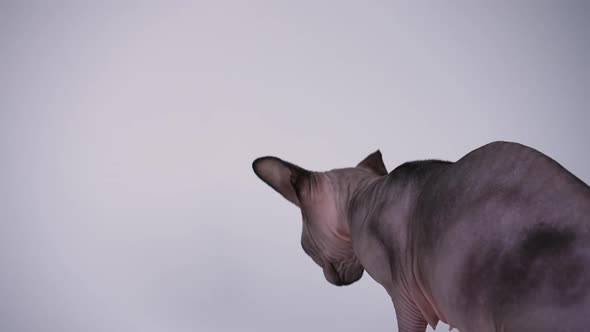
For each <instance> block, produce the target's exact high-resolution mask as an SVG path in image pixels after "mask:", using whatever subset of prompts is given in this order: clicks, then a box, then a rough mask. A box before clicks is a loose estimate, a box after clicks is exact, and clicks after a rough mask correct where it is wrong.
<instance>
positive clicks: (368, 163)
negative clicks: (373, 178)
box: [356, 150, 387, 176]
mask: <svg viewBox="0 0 590 332" xmlns="http://www.w3.org/2000/svg"><path fill="white" fill-rule="evenodd" d="M356 167H362V168H366V169H369V170H371V171H373V172H375V173H376V174H378V175H381V176H384V175H387V168H385V164H384V163H383V156H381V151H379V150H377V151H375V152H373V153H371V154H370V155H368V156H367V158H365V159H363V161H361V162H360V163H359V164H358V165H357V166H356Z"/></svg>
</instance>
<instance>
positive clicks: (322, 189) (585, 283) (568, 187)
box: [255, 142, 590, 332]
mask: <svg viewBox="0 0 590 332" xmlns="http://www.w3.org/2000/svg"><path fill="white" fill-rule="evenodd" d="M264 160H266V161H268V160H269V159H259V160H258V161H257V162H258V167H257V166H256V164H257V162H255V171H257V174H259V176H260V177H261V178H262V179H263V180H265V181H266V182H267V183H269V184H270V185H271V186H273V188H275V189H276V190H277V191H279V192H280V193H281V194H283V195H284V196H285V197H287V198H288V199H289V197H288V195H289V194H290V193H289V190H290V189H289V188H293V190H292V191H293V193H292V194H294V195H293V196H291V197H294V200H295V201H293V200H292V199H290V200H291V201H292V202H294V203H295V204H296V205H298V206H300V207H301V208H302V212H303V217H304V234H303V241H302V244H303V246H304V249H305V250H306V252H308V254H309V255H310V256H311V257H312V258H313V259H314V260H315V261H316V263H318V264H319V265H320V266H322V268H323V269H324V273H325V275H326V278H327V279H328V280H329V281H330V282H332V283H334V284H338V285H342V284H348V283H351V282H354V281H355V280H357V279H358V278H360V275H361V274H362V270H363V269H364V270H366V271H367V272H368V273H369V275H371V277H373V278H374V279H375V280H376V281H377V282H379V283H380V284H381V285H383V287H384V288H385V289H386V290H387V292H388V293H389V295H390V296H391V298H392V301H393V303H394V306H395V311H396V316H397V318H398V325H399V330H400V331H404V332H423V331H424V330H425V328H426V324H427V323H430V324H431V325H436V323H437V322H438V321H439V320H442V321H444V322H447V323H449V324H450V325H451V326H454V327H457V328H458V329H459V330H461V332H487V331H490V332H491V331H506V332H510V331H515V332H516V331H572V332H573V331H576V332H577V331H583V330H585V329H589V328H590V187H588V186H587V185H586V184H585V183H584V182H582V181H581V180H579V179H578V178H576V177H575V176H574V175H572V174H571V173H570V172H568V171H567V170H565V169H564V168H563V167H562V166H560V165H559V164H558V163H557V162H555V161H553V160H552V159H550V158H549V157H547V156H545V155H544V154H542V153H540V152H538V151H536V150H534V149H531V148H528V147H526V146H523V145H520V144H515V143H507V142H495V143H491V144H488V145H486V146H483V147H481V148H479V149H477V150H474V151H472V152H471V153H469V154H467V155H466V156H465V157H463V158H462V159H460V160H459V161H457V162H454V163H451V162H443V161H432V160H431V161H418V162H410V163H406V164H403V165H401V166H399V167H398V168H396V169H395V170H393V171H392V172H391V173H389V174H387V173H386V171H385V167H384V165H383V163H382V160H381V156H380V153H379V154H373V155H371V156H369V157H368V158H367V159H365V160H364V161H363V162H361V164H359V165H358V166H357V167H356V168H349V169H337V170H332V171H330V172H324V173H313V172H308V171H305V170H303V169H301V168H299V167H297V166H294V165H292V164H289V163H286V162H283V161H280V160H278V159H275V160H278V161H277V162H278V163H279V164H274V163H266V165H265V162H264ZM261 161H262V164H261V163H260V162H261ZM281 163H282V164H281ZM280 165H283V166H280ZM268 166H270V167H268ZM276 167H278V168H276ZM281 167H286V168H281ZM281 169H282V171H283V172H284V174H283V175H284V176H287V177H288V179H287V181H286V182H284V181H283V184H284V185H285V186H283V187H281V186H280V185H278V184H277V183H280V179H281V172H280V170H281ZM269 174H270V175H272V176H269ZM283 180H284V178H283ZM277 181H278V182H277ZM273 183H274V185H273ZM359 271H360V272H359Z"/></svg>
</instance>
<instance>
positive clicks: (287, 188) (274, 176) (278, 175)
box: [252, 157, 310, 207]
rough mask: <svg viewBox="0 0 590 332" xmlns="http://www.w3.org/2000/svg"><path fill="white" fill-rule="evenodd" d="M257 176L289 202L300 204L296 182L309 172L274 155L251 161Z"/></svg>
mask: <svg viewBox="0 0 590 332" xmlns="http://www.w3.org/2000/svg"><path fill="white" fill-rule="evenodd" d="M252 169H253V170H254V173H256V175H258V177H259V178H260V179H261V180H262V181H264V182H265V183H266V184H268V185H269V186H270V187H271V188H273V189H274V190H276V191H277V192H278V193H279V194H281V195H282V196H283V197H285V198H286V199H287V200H289V201H290V202H291V203H293V204H295V205H297V206H299V207H300V206H301V204H300V202H299V198H298V197H297V189H296V183H297V181H298V180H299V179H300V178H301V177H303V176H307V175H308V174H309V173H310V172H309V171H307V170H305V169H303V168H301V167H299V166H297V165H294V164H291V163H289V162H286V161H284V160H281V159H279V158H276V157H261V158H258V159H256V160H254V162H253V163H252Z"/></svg>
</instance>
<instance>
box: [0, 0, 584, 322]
mask: <svg viewBox="0 0 590 332" xmlns="http://www.w3.org/2000/svg"><path fill="white" fill-rule="evenodd" d="M101 3H102V4H100V5H99V4H87V3H82V2H69V3H65V2H62V3H59V4H57V2H54V3H53V4H52V5H47V4H44V2H40V3H36V4H35V3H34V2H15V3H8V2H1V4H0V299H1V300H0V331H7V332H21V331H22V332H25V331H27V332H28V331H50V332H53V331H64V332H70V331H88V332H92V331H109V332H111V331H112V332H119V331H147V332H151V331H154V332H155V331H166V332H177V331H178V332H182V331H205V332H208V331H365V330H370V331H394V330H395V324H396V322H395V317H394V312H393V308H392V305H391V304H390V301H389V299H388V297H387V295H386V293H385V291H384V290H382V289H381V287H380V286H379V285H377V284H376V283H375V282H374V281H372V280H371V279H370V278H369V277H368V276H365V277H364V278H363V279H362V280H361V281H360V282H358V283H357V284H354V285H352V286H349V287H345V288H337V287H334V286H331V285H329V284H328V283H327V282H326V281H325V280H324V278H323V276H322V273H321V270H320V269H319V268H318V267H316V266H315V265H314V264H313V262H312V261H311V260H310V259H309V258H308V257H306V256H305V254H304V253H303V251H302V250H301V248H300V244H299V237H300V228H301V224H300V216H299V212H298V211H297V210H296V208H295V207H293V206H291V205H290V204H289V203H288V202H287V201H285V200H284V199H282V198H281V197H280V196H279V195H278V194H276V193H274V192H273V191H272V190H271V189H270V188H269V187H267V186H266V185H264V184H263V183H262V182H260V181H259V180H258V179H257V178H256V177H255V176H254V174H253V172H252V170H251V162H252V160H253V159H254V158H256V157H259V156H262V155H268V154H271V155H277V156H279V157H282V158H284V159H286V160H289V161H292V162H295V163H298V164H300V165H302V166H305V167H307V168H310V169H314V170H326V169H330V168H335V167H343V166H352V165H354V164H356V163H357V162H358V161H360V160H361V159H362V158H364V157H365V156H366V155H367V154H368V153H370V152H372V151H374V150H375V149H377V148H380V149H381V151H382V152H383V154H384V158H385V161H386V164H387V166H388V168H389V169H392V168H394V167H395V166H396V165H398V164H400V163H402V162H404V161H407V160H413V159H421V158H443V159H449V160H456V159H457V158H460V157H461V156H462V155H464V154H465V153H467V152H469V151H470V150H472V149H474V148H476V147H478V146H480V145H483V144H485V143H487V142H490V141H493V140H497V139H503V140H513V141H519V142H522V143H525V144H528V145H531V146H533V147H535V148H537V149H539V150H541V151H543V152H545V153H547V154H548V155H550V156H551V157H553V158H555V159H556V160H558V161H559V162H561V163H562V164H563V165H564V166H565V167H566V168H568V169H569V170H570V171H572V172H573V173H575V174H577V175H578V176H579V177H580V178H581V179H583V180H584V181H586V182H588V181H590V154H589V153H588V151H589V150H588V143H589V142H590V133H589V128H588V127H589V124H590V112H589V110H588V95H589V92H590V88H589V76H590V75H589V69H590V63H589V62H590V52H589V51H590V20H589V17H590V11H589V8H590V6H589V4H590V2H588V1H496V2H493V3H492V2H487V3H484V2H474V1H466V2H459V1H455V2H452V5H444V4H442V2H432V3H430V4H428V5H425V4H423V5H422V4H418V3H417V2H413V3H412V4H411V5H410V4H408V3H398V2H389V1H379V2H376V1H357V2H348V1H333V2H325V1H289V2H286V1H273V2H270V1H269V2H259V1H248V2H246V1H235V2H233V3H230V2H223V1H196V2H193V3H192V4H188V3H180V2H162V3H160V4H155V3H153V2H150V3H149V4H148V3H144V4H142V5H141V6H139V5H137V4H136V5H131V4H130V3H126V2H101ZM438 331H446V326H443V325H442V324H441V325H440V326H439V328H438Z"/></svg>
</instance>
